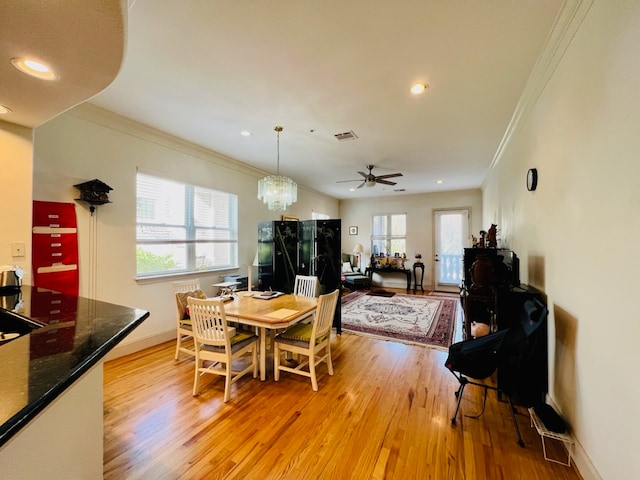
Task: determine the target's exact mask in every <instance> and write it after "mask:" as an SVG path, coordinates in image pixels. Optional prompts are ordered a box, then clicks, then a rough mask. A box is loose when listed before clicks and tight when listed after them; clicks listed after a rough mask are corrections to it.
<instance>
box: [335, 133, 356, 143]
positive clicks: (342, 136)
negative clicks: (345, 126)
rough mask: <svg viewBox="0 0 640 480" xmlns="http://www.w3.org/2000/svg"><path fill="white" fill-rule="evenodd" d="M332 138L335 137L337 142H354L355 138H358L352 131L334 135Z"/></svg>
mask: <svg viewBox="0 0 640 480" xmlns="http://www.w3.org/2000/svg"><path fill="white" fill-rule="evenodd" d="M334 137H336V138H337V139H338V141H339V142H344V141H346V140H355V139H356V138H358V136H357V135H356V134H355V132H354V131H350V132H344V133H336V134H335V135H334Z"/></svg>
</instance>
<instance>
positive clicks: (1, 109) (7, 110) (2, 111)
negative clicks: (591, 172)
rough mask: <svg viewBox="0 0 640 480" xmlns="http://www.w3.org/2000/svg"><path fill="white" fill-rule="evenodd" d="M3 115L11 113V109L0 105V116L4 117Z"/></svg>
mask: <svg viewBox="0 0 640 480" xmlns="http://www.w3.org/2000/svg"><path fill="white" fill-rule="evenodd" d="M5 113H11V109H10V108H9V107H5V106H4V105H0V115H4V114H5Z"/></svg>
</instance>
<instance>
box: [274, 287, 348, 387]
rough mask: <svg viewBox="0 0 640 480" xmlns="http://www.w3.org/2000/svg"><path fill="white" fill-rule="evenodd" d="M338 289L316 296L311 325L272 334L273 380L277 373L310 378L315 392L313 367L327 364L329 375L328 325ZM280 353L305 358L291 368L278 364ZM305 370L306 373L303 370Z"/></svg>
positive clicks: (314, 370) (330, 367) (333, 311)
mask: <svg viewBox="0 0 640 480" xmlns="http://www.w3.org/2000/svg"><path fill="white" fill-rule="evenodd" d="M339 293H340V292H339V291H338V290H334V291H333V292H332V293H328V294H326V295H320V297H319V298H318V306H317V308H316V314H315V317H314V319H313V322H312V323H296V324H295V325H293V326H291V327H289V328H287V329H286V330H285V331H284V332H282V333H280V334H279V335H276V337H275V338H274V341H273V345H274V349H273V362H274V368H273V370H274V378H275V380H276V381H278V380H280V371H284V372H290V373H296V374H298V375H304V376H305V377H310V378H311V387H312V388H313V390H314V391H315V392H317V391H318V380H317V378H316V367H317V366H318V365H319V364H320V363H322V362H326V363H327V369H328V370H329V375H333V364H332V363H331V325H332V323H333V317H334V314H335V311H336V305H337V303H338V294H339ZM282 352H291V353H293V354H297V355H301V356H303V357H306V358H307V359H306V360H304V361H302V362H300V363H299V364H298V365H297V366H296V367H295V368H294V367H288V366H286V365H283V364H281V363H280V355H281V353H282ZM305 367H308V370H305Z"/></svg>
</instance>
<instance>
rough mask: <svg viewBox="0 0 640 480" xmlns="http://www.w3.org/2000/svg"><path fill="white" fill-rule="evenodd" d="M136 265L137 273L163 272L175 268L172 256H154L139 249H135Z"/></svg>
mask: <svg viewBox="0 0 640 480" xmlns="http://www.w3.org/2000/svg"><path fill="white" fill-rule="evenodd" d="M136 264H137V268H138V273H152V272H164V271H167V270H173V269H175V268H176V262H175V260H174V259H173V255H172V254H170V253H169V254H167V255H154V254H153V253H150V252H147V251H145V250H143V249H142V248H140V247H137V248H136Z"/></svg>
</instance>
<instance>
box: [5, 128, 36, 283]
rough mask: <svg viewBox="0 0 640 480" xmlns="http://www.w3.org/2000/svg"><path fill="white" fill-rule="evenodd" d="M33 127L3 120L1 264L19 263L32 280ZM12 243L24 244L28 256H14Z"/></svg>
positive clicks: (27, 279)
mask: <svg viewBox="0 0 640 480" xmlns="http://www.w3.org/2000/svg"><path fill="white" fill-rule="evenodd" d="M32 137H33V130H32V129H30V128H24V127H20V126H17V125H13V124H11V123H6V122H2V121H0V166H1V167H2V170H1V171H2V174H1V175H0V185H2V188H0V205H2V206H3V208H2V213H0V219H2V220H1V222H0V224H1V227H0V265H18V266H20V267H22V268H23V269H24V271H25V277H24V278H23V282H24V283H25V284H30V283H31V210H32V207H31V189H32V164H33V162H32V158H33V143H32ZM12 243H24V245H25V256H24V257H14V256H12V252H11V244H12Z"/></svg>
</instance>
